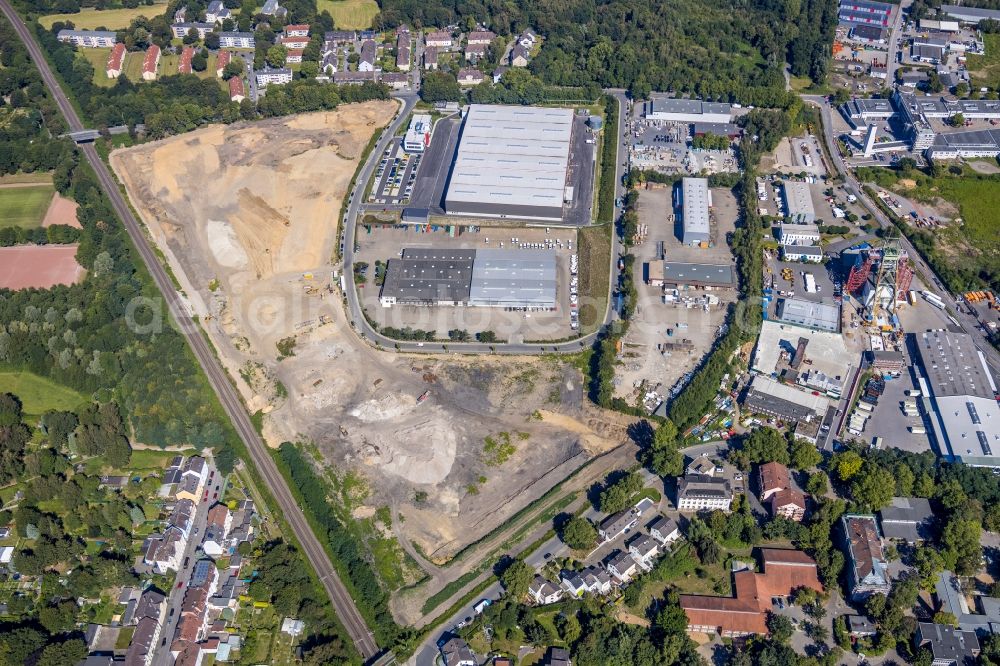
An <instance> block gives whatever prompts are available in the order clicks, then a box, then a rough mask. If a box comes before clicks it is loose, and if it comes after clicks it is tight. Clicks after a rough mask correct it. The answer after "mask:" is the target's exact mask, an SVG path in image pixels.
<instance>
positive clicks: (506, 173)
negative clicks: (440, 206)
mask: <svg viewBox="0 0 1000 666" xmlns="http://www.w3.org/2000/svg"><path fill="white" fill-rule="evenodd" d="M572 132H573V110H572V109H553V108H534V107H526V106H500V105H489V104H473V105H472V106H470V107H469V111H468V113H467V114H466V118H465V122H464V125H463V127H462V136H461V141H460V142H459V146H458V154H457V156H456V157H455V164H454V167H453V169H452V174H451V179H450V181H449V183H448V193H447V196H446V197H445V210H446V211H447V212H449V213H459V214H461V213H469V214H481V215H482V214H485V215H489V214H494V215H498V216H499V215H510V216H516V215H518V214H521V215H523V216H525V217H543V218H548V219H558V218H559V217H561V214H562V205H563V196H564V193H565V187H566V173H567V170H568V167H569V152H570V139H571V136H572Z"/></svg>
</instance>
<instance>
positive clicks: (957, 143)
mask: <svg viewBox="0 0 1000 666" xmlns="http://www.w3.org/2000/svg"><path fill="white" fill-rule="evenodd" d="M995 148H1000V130H985V129H981V130H971V131H968V132H949V133H942V134H938V135H937V136H935V137H934V143H933V144H932V145H931V151H932V152H933V151H935V150H975V149H980V150H993V149H995Z"/></svg>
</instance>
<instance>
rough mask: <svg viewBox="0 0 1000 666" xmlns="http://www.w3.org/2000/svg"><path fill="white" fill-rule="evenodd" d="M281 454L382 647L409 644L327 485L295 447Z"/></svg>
mask: <svg viewBox="0 0 1000 666" xmlns="http://www.w3.org/2000/svg"><path fill="white" fill-rule="evenodd" d="M278 454H279V460H280V462H281V463H282V464H283V466H284V467H285V468H286V469H287V471H288V475H289V477H290V478H291V480H292V483H293V484H294V485H295V488H296V490H297V491H298V493H299V495H300V496H301V497H302V502H303V508H304V510H305V511H306V513H307V514H308V515H310V516H311V517H312V519H313V522H314V524H315V525H316V526H317V527H318V528H319V530H320V531H319V534H321V535H322V534H325V537H326V541H327V544H328V545H329V550H330V551H331V554H332V555H333V559H334V561H335V563H336V564H337V565H338V568H339V569H340V571H341V577H342V578H343V579H344V582H345V583H346V584H347V585H348V586H349V587H351V588H352V589H353V591H354V593H353V594H352V596H353V597H354V600H355V602H357V604H358V606H359V608H360V609H361V610H362V612H363V613H364V614H365V616H366V617H367V618H368V622H369V626H370V627H372V629H373V630H374V631H375V635H376V637H377V639H378V642H379V644H380V645H393V644H395V643H397V642H400V641H405V640H407V637H408V632H407V631H406V630H405V629H403V628H402V627H400V626H399V625H397V624H396V622H395V620H394V619H393V617H392V614H391V613H390V612H389V605H388V603H389V594H388V591H387V590H386V589H384V587H383V585H382V583H381V581H380V580H379V577H378V574H376V572H375V569H374V568H373V566H372V563H371V562H370V554H369V553H368V552H366V548H365V545H364V543H363V542H362V540H360V539H359V538H358V535H357V534H356V533H355V532H354V531H352V530H351V529H350V528H349V527H348V526H346V525H344V523H343V522H342V521H341V520H340V518H338V516H337V515H336V513H335V512H334V510H333V507H332V506H330V503H329V502H328V500H327V494H328V490H327V487H326V484H325V483H324V482H323V480H322V479H321V478H320V477H319V476H317V474H316V472H315V470H314V469H313V467H312V465H311V464H310V463H309V461H308V460H307V459H306V458H305V457H304V456H303V455H302V453H301V452H300V451H299V449H298V448H296V447H295V445H293V444H291V443H289V442H285V443H284V444H282V445H281V447H280V448H279V450H278Z"/></svg>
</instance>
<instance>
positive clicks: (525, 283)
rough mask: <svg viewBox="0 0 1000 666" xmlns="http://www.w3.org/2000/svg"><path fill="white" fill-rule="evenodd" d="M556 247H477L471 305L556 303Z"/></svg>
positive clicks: (547, 304) (545, 305)
mask: <svg viewBox="0 0 1000 666" xmlns="http://www.w3.org/2000/svg"><path fill="white" fill-rule="evenodd" d="M555 302H556V253H555V250H493V249H490V250H487V249H482V250H476V258H475V261H474V262H473V265H472V289H471V292H470V294H469V305H480V306H508V305H509V306H517V307H531V306H535V307H553V306H554V305H555Z"/></svg>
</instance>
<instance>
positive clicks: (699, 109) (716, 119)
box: [643, 95, 733, 123]
mask: <svg viewBox="0 0 1000 666" xmlns="http://www.w3.org/2000/svg"><path fill="white" fill-rule="evenodd" d="M643 117H644V118H645V119H646V120H666V121H673V122H680V123H729V122H732V119H733V107H732V105H731V104H726V103H724V102H703V101H701V100H700V99H678V98H674V97H664V96H662V95H654V96H653V97H652V98H651V99H650V100H649V101H648V102H646V103H645V106H644V107H643Z"/></svg>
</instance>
